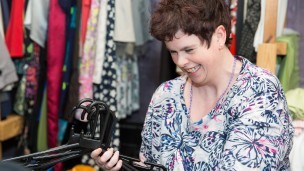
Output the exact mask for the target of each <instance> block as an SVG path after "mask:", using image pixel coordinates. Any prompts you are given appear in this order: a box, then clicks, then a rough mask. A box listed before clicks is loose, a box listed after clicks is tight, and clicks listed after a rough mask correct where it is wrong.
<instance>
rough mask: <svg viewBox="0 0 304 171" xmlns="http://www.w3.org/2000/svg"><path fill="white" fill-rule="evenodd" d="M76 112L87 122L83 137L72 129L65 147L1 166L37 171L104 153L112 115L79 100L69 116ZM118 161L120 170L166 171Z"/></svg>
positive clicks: (98, 105) (135, 161)
mask: <svg viewBox="0 0 304 171" xmlns="http://www.w3.org/2000/svg"><path fill="white" fill-rule="evenodd" d="M78 110H82V113H81V119H82V120H84V119H85V118H87V120H88V124H89V127H90V128H89V131H87V132H86V133H84V131H83V130H82V131H81V133H80V134H79V133H75V132H74V126H75V125H73V126H72V128H71V131H70V137H69V140H68V142H67V144H65V145H61V146H58V147H55V148H51V149H48V150H45V151H41V152H37V153H32V154H29V155H23V156H20V157H15V158H10V159H6V160H2V161H1V162H17V163H20V164H22V165H23V166H24V167H26V168H30V169H32V170H35V171H38V170H46V169H48V168H51V167H53V166H54V165H56V163H58V162H62V161H67V160H70V159H73V158H77V157H80V156H82V155H84V154H90V153H91V152H92V151H93V150H95V149H97V148H99V147H100V148H102V149H103V151H105V149H108V148H109V147H110V143H111V140H112V136H113V133H114V130H115V124H116V122H117V118H116V116H115V114H114V113H113V112H112V111H111V110H110V109H109V107H108V105H106V104H105V103H104V102H101V101H94V100H92V99H88V98H86V99H83V100H81V101H80V102H79V103H78V105H77V106H75V107H74V108H73V110H72V112H71V114H72V115H73V116H74V115H75V112H76V111H78ZM98 118H99V121H100V137H99V138H96V137H95V133H96V128H97V121H98ZM119 157H120V159H122V160H123V166H122V168H123V170H126V171H137V170H139V171H148V170H160V171H166V168H165V167H164V166H162V165H158V164H154V163H149V162H144V165H143V164H139V162H140V160H139V159H135V158H132V157H128V156H124V155H120V156H119Z"/></svg>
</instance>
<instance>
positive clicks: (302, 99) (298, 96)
mask: <svg viewBox="0 0 304 171" xmlns="http://www.w3.org/2000/svg"><path fill="white" fill-rule="evenodd" d="M285 95H286V100H287V104H288V108H289V110H290V111H291V113H292V114H293V116H292V117H293V119H294V120H304V89H303V88H295V89H292V90H289V91H287V92H286V94H285Z"/></svg>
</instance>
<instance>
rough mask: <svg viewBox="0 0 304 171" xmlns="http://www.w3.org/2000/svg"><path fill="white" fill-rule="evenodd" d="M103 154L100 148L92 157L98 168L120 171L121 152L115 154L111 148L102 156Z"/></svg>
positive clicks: (93, 152)
mask: <svg viewBox="0 0 304 171" xmlns="http://www.w3.org/2000/svg"><path fill="white" fill-rule="evenodd" d="M101 152H102V149H101V148H98V149H96V150H94V151H92V153H91V157H92V158H93V159H94V160H95V162H96V164H97V165H98V166H100V167H101V168H102V169H103V170H107V171H118V170H120V168H121V166H122V160H119V151H116V152H115V153H114V149H113V148H110V149H108V150H107V151H106V152H104V153H103V154H102V155H101V156H100V154H101ZM113 153H114V155H113Z"/></svg>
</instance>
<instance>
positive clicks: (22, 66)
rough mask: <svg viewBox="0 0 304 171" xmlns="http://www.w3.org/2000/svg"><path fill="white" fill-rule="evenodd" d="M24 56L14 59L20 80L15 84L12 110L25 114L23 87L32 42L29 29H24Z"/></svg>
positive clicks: (31, 58)
mask: <svg viewBox="0 0 304 171" xmlns="http://www.w3.org/2000/svg"><path fill="white" fill-rule="evenodd" d="M24 31H25V35H24V47H25V48H24V56H23V58H19V59H18V60H14V64H15V67H16V71H17V73H18V74H19V75H20V80H19V82H18V85H17V93H16V95H15V102H14V111H15V112H16V113H18V114H20V115H24V114H25V110H26V106H25V87H26V70H27V68H28V65H29V63H30V62H31V61H32V60H33V55H32V54H33V42H32V41H31V40H30V38H29V34H30V32H29V30H28V29H26V28H25V29H24Z"/></svg>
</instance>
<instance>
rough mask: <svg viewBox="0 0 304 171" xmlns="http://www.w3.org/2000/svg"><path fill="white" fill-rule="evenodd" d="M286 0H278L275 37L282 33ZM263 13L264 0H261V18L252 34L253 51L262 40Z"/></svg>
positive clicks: (256, 49) (264, 12) (264, 9)
mask: <svg viewBox="0 0 304 171" xmlns="http://www.w3.org/2000/svg"><path fill="white" fill-rule="evenodd" d="M287 3H288V0H278V10H277V25H276V37H279V36H281V35H282V34H283V30H284V24H285V18H286V10H287ZM265 14H266V0H261V18H260V22H259V25H258V28H257V30H256V33H255V35H254V42H253V46H254V48H255V51H256V52H257V51H258V45H259V44H261V43H263V42H264V26H265V22H268V21H265Z"/></svg>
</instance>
